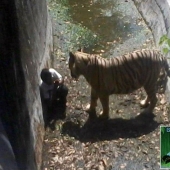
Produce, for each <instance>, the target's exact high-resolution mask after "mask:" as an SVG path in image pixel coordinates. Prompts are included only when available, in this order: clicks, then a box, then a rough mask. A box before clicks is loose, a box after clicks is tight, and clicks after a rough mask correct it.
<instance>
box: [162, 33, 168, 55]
mask: <svg viewBox="0 0 170 170" xmlns="http://www.w3.org/2000/svg"><path fill="white" fill-rule="evenodd" d="M159 45H160V46H162V51H163V53H164V54H167V53H168V52H169V51H170V38H168V36H167V35H163V36H162V37H161V38H160V40H159Z"/></svg>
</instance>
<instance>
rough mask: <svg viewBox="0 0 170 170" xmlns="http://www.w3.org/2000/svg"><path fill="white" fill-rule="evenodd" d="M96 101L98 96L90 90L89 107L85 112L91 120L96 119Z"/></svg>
mask: <svg viewBox="0 0 170 170" xmlns="http://www.w3.org/2000/svg"><path fill="white" fill-rule="evenodd" d="M97 99H98V95H97V93H96V91H95V90H94V89H93V88H92V89H91V101H90V105H89V106H88V107H87V108H86V112H87V113H89V117H90V118H91V119H94V118H96V106H97Z"/></svg>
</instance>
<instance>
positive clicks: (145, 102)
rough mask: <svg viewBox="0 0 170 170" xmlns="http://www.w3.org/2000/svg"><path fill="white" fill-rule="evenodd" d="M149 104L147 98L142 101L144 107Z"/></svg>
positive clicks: (141, 104)
mask: <svg viewBox="0 0 170 170" xmlns="http://www.w3.org/2000/svg"><path fill="white" fill-rule="evenodd" d="M148 105H149V102H147V100H146V99H144V100H142V101H140V106H141V107H143V108H146V107H147V106H148Z"/></svg>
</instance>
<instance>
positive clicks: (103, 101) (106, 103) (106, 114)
mask: <svg viewBox="0 0 170 170" xmlns="http://www.w3.org/2000/svg"><path fill="white" fill-rule="evenodd" d="M99 98H100V101H101V104H102V107H103V113H102V114H101V116H100V118H101V119H108V118H109V95H106V94H103V95H100V96H99Z"/></svg>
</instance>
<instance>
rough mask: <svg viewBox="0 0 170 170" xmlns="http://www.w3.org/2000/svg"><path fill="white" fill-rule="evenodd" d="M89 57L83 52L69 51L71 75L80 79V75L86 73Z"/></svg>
mask: <svg viewBox="0 0 170 170" xmlns="http://www.w3.org/2000/svg"><path fill="white" fill-rule="evenodd" d="M88 61H89V58H88V56H87V54H86V53H83V52H79V51H77V52H75V53H72V52H69V62H68V64H69V69H70V73H71V76H72V77H73V78H75V79H76V80H78V78H79V76H80V75H84V76H85V73H86V71H87V65H88Z"/></svg>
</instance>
